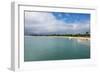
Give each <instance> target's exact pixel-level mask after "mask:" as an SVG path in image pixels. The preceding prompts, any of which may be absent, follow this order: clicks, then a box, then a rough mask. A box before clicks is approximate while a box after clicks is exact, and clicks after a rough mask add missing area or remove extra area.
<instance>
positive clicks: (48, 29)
mask: <svg viewBox="0 0 100 73" xmlns="http://www.w3.org/2000/svg"><path fill="white" fill-rule="evenodd" d="M85 32H90V14H84V13H63V12H28V11H26V12H25V34H26V35H28V34H55V33H57V34H70V33H71V34H77V33H85Z"/></svg>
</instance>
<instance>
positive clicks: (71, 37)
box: [36, 36, 90, 41]
mask: <svg viewBox="0 0 100 73" xmlns="http://www.w3.org/2000/svg"><path fill="white" fill-rule="evenodd" d="M36 37H37V36H36ZM41 37H51V38H52V37H55V38H68V39H77V40H83V41H84V40H87V41H90V37H74V36H41Z"/></svg>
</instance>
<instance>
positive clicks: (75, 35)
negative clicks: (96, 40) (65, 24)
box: [30, 32, 90, 37]
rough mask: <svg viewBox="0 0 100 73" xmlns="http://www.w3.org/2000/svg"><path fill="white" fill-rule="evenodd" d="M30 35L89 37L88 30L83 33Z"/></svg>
mask: <svg viewBox="0 0 100 73" xmlns="http://www.w3.org/2000/svg"><path fill="white" fill-rule="evenodd" d="M30 36H71V37H90V34H89V32H86V33H84V34H80V33H79V34H30Z"/></svg>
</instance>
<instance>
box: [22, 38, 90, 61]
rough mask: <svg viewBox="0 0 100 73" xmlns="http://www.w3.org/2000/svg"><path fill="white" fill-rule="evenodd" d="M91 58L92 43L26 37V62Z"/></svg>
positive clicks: (67, 39)
mask: <svg viewBox="0 0 100 73" xmlns="http://www.w3.org/2000/svg"><path fill="white" fill-rule="evenodd" d="M88 58H90V41H82V40H77V39H69V38H63V37H59V36H58V38H57V37H48V36H25V37H24V61H43V60H68V59H88Z"/></svg>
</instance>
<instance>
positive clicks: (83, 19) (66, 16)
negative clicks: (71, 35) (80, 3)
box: [52, 12, 90, 23]
mask: <svg viewBox="0 0 100 73" xmlns="http://www.w3.org/2000/svg"><path fill="white" fill-rule="evenodd" d="M52 14H53V15H54V16H55V17H56V19H57V20H61V21H64V22H66V23H87V22H88V21H90V14H82V13H64V12H58V13H57V12H53V13H52Z"/></svg>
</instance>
